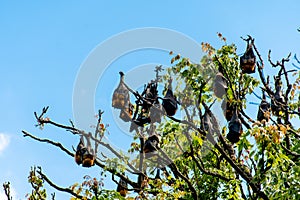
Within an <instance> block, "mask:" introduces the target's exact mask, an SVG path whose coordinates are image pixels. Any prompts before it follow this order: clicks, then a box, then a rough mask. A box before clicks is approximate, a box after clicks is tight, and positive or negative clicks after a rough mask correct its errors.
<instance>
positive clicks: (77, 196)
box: [37, 167, 89, 199]
mask: <svg viewBox="0 0 300 200" xmlns="http://www.w3.org/2000/svg"><path fill="white" fill-rule="evenodd" d="M37 173H38V174H39V175H40V176H41V178H42V179H43V180H45V181H46V182H47V183H48V184H49V185H50V186H51V187H53V188H55V189H56V190H58V191H61V192H66V193H69V194H71V195H73V196H74V197H76V198H79V199H83V196H81V195H79V194H77V193H75V192H74V191H73V190H71V189H70V188H63V187H60V186H58V185H56V184H54V183H53V182H52V181H51V180H50V179H49V178H48V177H47V176H46V175H45V174H44V173H43V172H42V169H41V168H40V167H38V170H37ZM87 199H89V198H87Z"/></svg>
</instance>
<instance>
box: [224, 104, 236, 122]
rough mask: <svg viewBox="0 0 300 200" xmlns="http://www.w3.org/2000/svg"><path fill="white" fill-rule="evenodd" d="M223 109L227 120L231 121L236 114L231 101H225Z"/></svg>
mask: <svg viewBox="0 0 300 200" xmlns="http://www.w3.org/2000/svg"><path fill="white" fill-rule="evenodd" d="M221 107H222V110H223V114H224V116H225V118H226V120H227V121H230V120H231V118H232V116H233V113H234V107H233V105H232V103H229V101H227V100H226V99H224V100H223V102H222V105H221Z"/></svg>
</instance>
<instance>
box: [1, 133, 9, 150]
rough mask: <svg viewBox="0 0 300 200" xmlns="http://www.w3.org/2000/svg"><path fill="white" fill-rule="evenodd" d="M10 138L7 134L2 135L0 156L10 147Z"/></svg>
mask: <svg viewBox="0 0 300 200" xmlns="http://www.w3.org/2000/svg"><path fill="white" fill-rule="evenodd" d="M9 141H10V138H9V136H8V135H7V134H4V133H0V154H1V153H2V152H3V151H4V150H5V149H6V148H7V147H8V145H9Z"/></svg>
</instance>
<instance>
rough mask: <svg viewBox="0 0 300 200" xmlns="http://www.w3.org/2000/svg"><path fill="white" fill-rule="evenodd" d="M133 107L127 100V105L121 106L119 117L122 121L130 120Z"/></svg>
mask: <svg viewBox="0 0 300 200" xmlns="http://www.w3.org/2000/svg"><path fill="white" fill-rule="evenodd" d="M133 108H134V106H133V105H132V104H131V103H130V102H129V106H128V107H126V108H123V109H122V110H121V112H120V116H119V117H120V118H121V119H122V120H123V121H124V122H129V121H131V118H132V114H133Z"/></svg>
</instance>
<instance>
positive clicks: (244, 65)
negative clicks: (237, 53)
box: [240, 41, 256, 74]
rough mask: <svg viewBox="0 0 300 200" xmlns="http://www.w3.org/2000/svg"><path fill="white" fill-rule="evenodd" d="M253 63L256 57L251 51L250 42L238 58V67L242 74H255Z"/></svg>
mask: <svg viewBox="0 0 300 200" xmlns="http://www.w3.org/2000/svg"><path fill="white" fill-rule="evenodd" d="M255 62H256V56H255V55H254V51H253V49H252V42H251V43H250V42H249V41H248V42H247V49H246V51H245V53H244V55H242V56H241V57H240V67H241V69H242V72H243V73H246V74H252V73H254V72H255Z"/></svg>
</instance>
